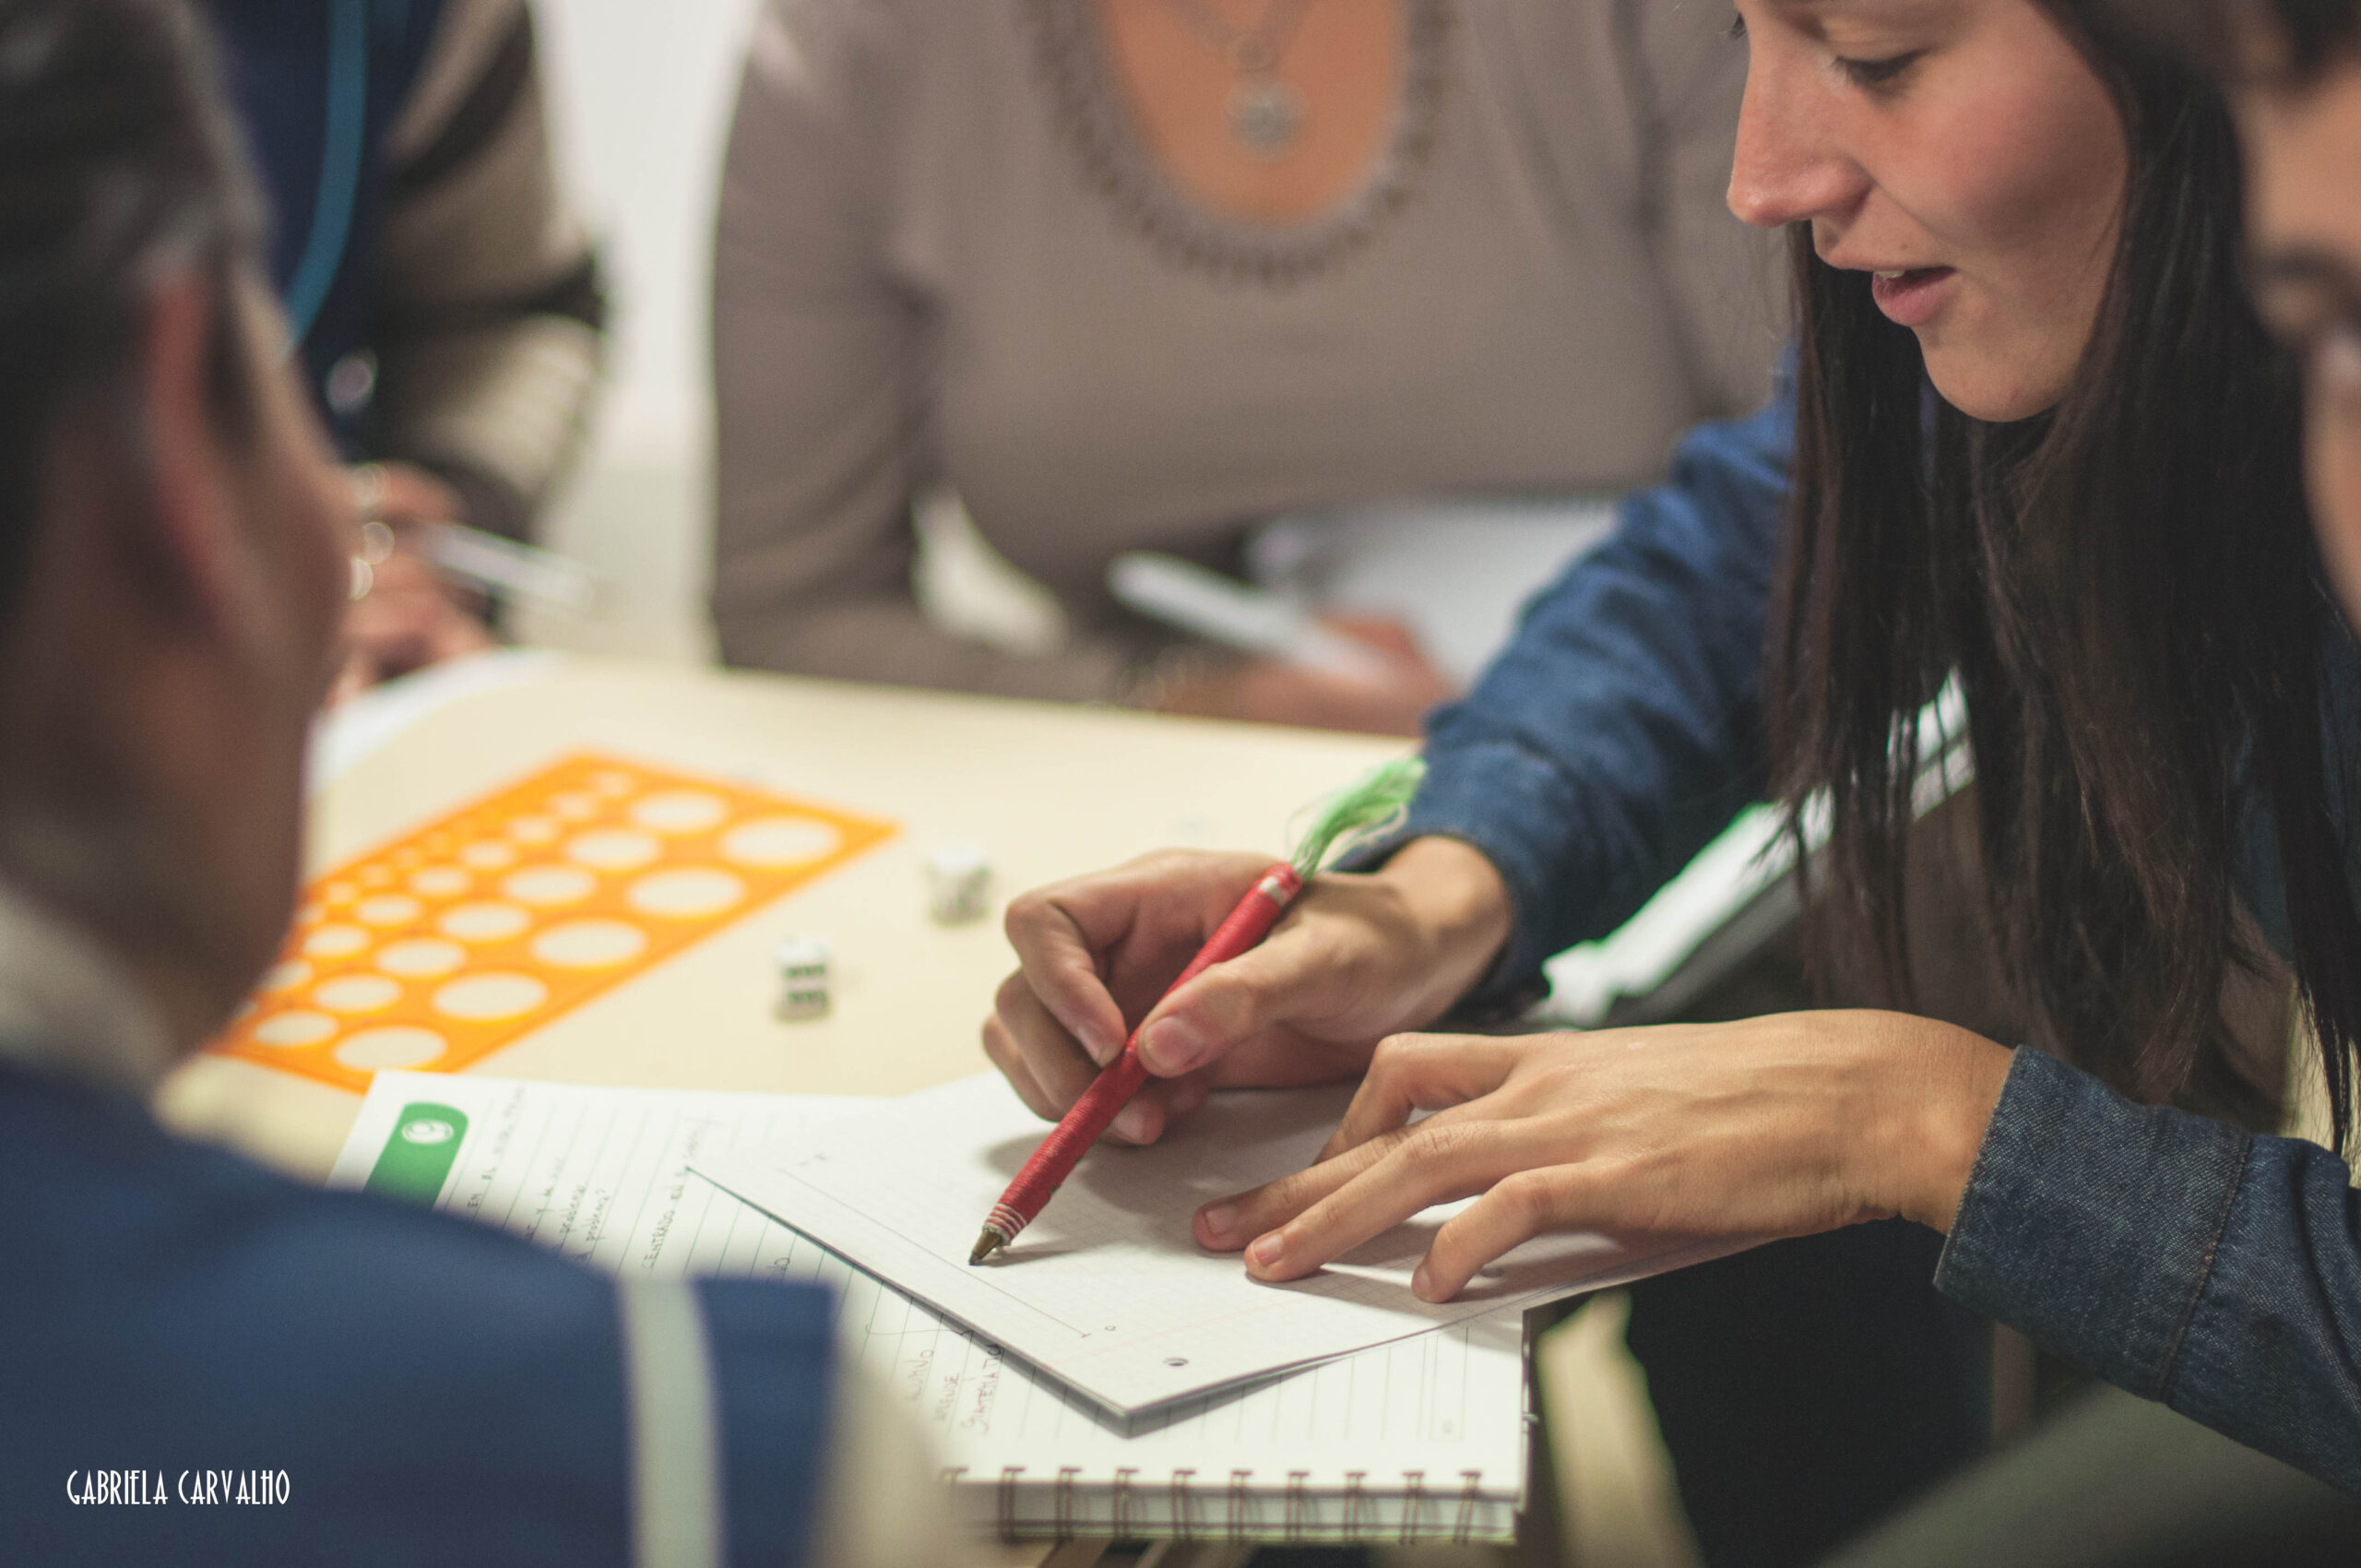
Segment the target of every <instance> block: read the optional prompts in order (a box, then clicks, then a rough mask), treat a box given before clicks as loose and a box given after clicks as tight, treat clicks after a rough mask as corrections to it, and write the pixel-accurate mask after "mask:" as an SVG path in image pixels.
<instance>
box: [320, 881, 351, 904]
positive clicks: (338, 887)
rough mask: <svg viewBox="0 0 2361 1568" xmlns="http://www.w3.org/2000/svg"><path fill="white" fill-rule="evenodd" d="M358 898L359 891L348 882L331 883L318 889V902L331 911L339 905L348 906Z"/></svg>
mask: <svg viewBox="0 0 2361 1568" xmlns="http://www.w3.org/2000/svg"><path fill="white" fill-rule="evenodd" d="M358 897H361V889H359V888H358V887H355V886H354V885H352V884H350V883H349V882H331V883H329V884H328V885H326V887H323V888H321V889H320V902H321V903H323V904H326V905H327V906H329V907H330V908H332V909H333V908H334V907H336V906H337V905H339V904H350V903H351V902H352V901H353V900H354V899H355V898H358Z"/></svg>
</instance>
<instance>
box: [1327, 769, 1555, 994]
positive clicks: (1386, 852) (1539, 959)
mask: <svg viewBox="0 0 2361 1568" xmlns="http://www.w3.org/2000/svg"><path fill="white" fill-rule="evenodd" d="M1565 793H1566V781H1565V778H1564V776H1563V775H1562V774H1561V773H1560V772H1559V771H1558V769H1557V768H1556V767H1554V766H1551V765H1550V764H1549V763H1548V762H1547V761H1545V760H1544V759H1542V758H1540V757H1537V756H1535V755H1533V754H1529V753H1526V752H1523V751H1520V750H1518V749H1517V748H1516V747H1515V746H1513V745H1510V744H1507V743H1504V742H1485V743H1482V744H1477V745H1470V746H1454V747H1452V748H1451V749H1449V750H1448V751H1441V752H1430V753H1429V755H1428V771H1427V777H1426V781H1425V782H1424V783H1423V784H1421V785H1420V786H1419V789H1418V799H1417V800H1415V801H1414V802H1411V805H1410V811H1409V814H1408V815H1407V816H1406V817H1405V818H1404V819H1403V823H1402V826H1399V827H1397V828H1395V829H1394V830H1393V831H1392V832H1390V833H1387V834H1385V835H1383V836H1382V837H1377V838H1372V839H1370V840H1369V841H1368V842H1366V843H1363V844H1359V845H1357V846H1355V847H1354V849H1352V851H1351V852H1350V853H1348V854H1347V855H1345V856H1343V857H1342V858H1341V859H1339V860H1338V861H1337V862H1336V868H1335V869H1336V870H1338V871H1348V872H1370V871H1375V870H1377V869H1379V868H1380V867H1382V865H1384V864H1385V862H1386V861H1389V860H1391V859H1393V857H1394V852H1395V851H1396V850H1398V849H1401V848H1402V846H1404V845H1405V844H1407V843H1408V842H1410V840H1412V839H1413V838H1433V837H1442V838H1456V839H1458V840H1459V841H1460V842H1461V843H1463V844H1465V845H1467V846H1468V847H1469V848H1471V849H1475V850H1476V851H1477V853H1478V854H1480V855H1482V856H1483V857H1484V858H1485V859H1486V860H1488V861H1491V862H1492V867H1493V869H1494V870H1496V871H1498V872H1499V873H1501V882H1502V883H1504V884H1505V885H1507V887H1508V893H1509V910H1510V921H1511V923H1510V927H1509V939H1508V942H1507V944H1505V945H1504V946H1503V947H1502V948H1501V956H1500V957H1499V959H1498V960H1496V961H1495V962H1494V964H1493V966H1492V969H1491V972H1490V973H1489V974H1488V975H1486V976H1485V978H1484V979H1483V980H1481V981H1480V982H1478V983H1477V986H1476V987H1475V989H1474V990H1472V991H1470V992H1468V993H1467V995H1466V996H1465V997H1464V998H1462V999H1461V1001H1460V1003H1459V1004H1458V1006H1457V1007H1455V1008H1454V1009H1453V1013H1454V1016H1457V1015H1460V1014H1463V1013H1471V1012H1472V1013H1473V1014H1474V1015H1476V1016H1479V1017H1480V1016H1494V1015H1500V1014H1503V1013H1508V1012H1522V1011H1523V1010H1524V1009H1525V1007H1529V1006H1530V1005H1532V1004H1534V1003H1535V1002H1537V1001H1539V1000H1540V999H1541V997H1542V996H1543V995H1545V994H1547V992H1548V987H1547V986H1546V985H1545V984H1544V983H1543V982H1542V980H1541V966H1542V964H1543V963H1544V962H1545V961H1546V960H1547V959H1548V957H1549V956H1550V955H1551V954H1552V953H1554V952H1555V951H1556V948H1555V947H1553V946H1551V945H1550V944H1549V932H1550V927H1551V922H1550V921H1549V920H1548V918H1547V912H1548V910H1549V909H1550V907H1551V902H1552V900H1551V896H1550V889H1552V888H1553V887H1556V888H1567V887H1582V886H1585V885H1595V884H1596V873H1595V872H1593V871H1592V870H1590V869H1589V868H1587V867H1585V866H1583V865H1576V864H1569V863H1568V862H1569V861H1570V860H1572V859H1579V858H1580V849H1579V846H1580V845H1582V844H1584V843H1585V842H1587V837H1586V836H1585V835H1582V834H1578V833H1569V832H1568V831H1567V828H1566V824H1567V823H1568V821H1569V820H1571V818H1572V808H1571V805H1570V802H1567V801H1566V800H1565V799H1564V798H1563V797H1564V795H1565Z"/></svg>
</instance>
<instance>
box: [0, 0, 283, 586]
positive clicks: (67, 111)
mask: <svg viewBox="0 0 2361 1568" xmlns="http://www.w3.org/2000/svg"><path fill="white" fill-rule="evenodd" d="M261 232H262V216H261V207H260V202H259V198H258V197H257V196H255V186H254V184H253V182H252V179H251V177H250V175H249V173H248V170H247V165H246V162H245V159H244V154H243V147H242V145H241V143H240V141H239V139H238V135H237V132H236V131H235V129H234V127H233V125H232V124H231V121H230V120H229V118H228V117H227V113H226V111H225V110H224V109H223V108H222V106H221V100H220V95H219V87H218V85H217V81H216V75H215V67H214V61H213V55H212V51H211V49H210V48H209V47H208V42H207V39H206V37H205V35H204V34H203V32H202V30H201V29H200V27H199V26H198V24H197V22H196V19H195V18H194V17H193V16H192V14H191V12H190V10H189V8H188V6H186V5H185V4H184V0H0V366H6V374H5V375H0V618H5V617H6V614H7V613H8V612H9V611H10V609H11V608H13V606H14V604H15V602H16V600H17V598H18V595H19V594H20V593H21V591H22V589H23V579H24V576H25V573H26V571H27V569H28V566H29V563H30V557H31V554H32V538H33V533H34V529H35V528H36V525H37V523H38V517H37V513H38V510H39V506H40V501H41V496H40V493H39V492H40V485H41V482H42V475H43V469H44V465H43V464H42V460H41V454H42V452H43V451H44V450H45V449H46V446H47V445H48V442H49V440H50V438H51V435H52V434H53V431H54V429H55V427H56V424H57V422H58V420H59V419H60V417H61V416H62V415H63V414H64V413H65V411H66V410H67V409H68V408H69V407H70V406H73V405H74V404H75V403H76V402H77V399H79V398H87V397H88V396H89V395H91V394H93V393H96V392H101V391H103V390H104V389H105V388H106V387H108V386H110V385H111V384H113V383H114V382H116V381H117V380H118V378H119V376H120V374H121V373H122V372H123V371H124V370H125V368H126V366H127V364H128V362H129V361H130V358H131V355H132V352H133V348H134V345H135V344H136V341H137V339H138V337H139V331H140V327H141V324H142V323H143V321H144V319H145V315H146V310H147V301H148V291H149V289H150V288H152V287H153V285H154V284H155V282H156V281H157V279H158V277H159V275H160V273H161V272H162V271H163V270H164V269H166V268H167V267H174V266H194V267H202V268H205V269H207V270H208V271H210V272H211V273H213V274H214V275H215V276H216V278H217V279H219V282H220V284H221V286H223V287H224V288H226V286H227V280H228V279H229V277H230V274H231V268H232V267H233V266H234V265H235V264H236V263H238V262H240V261H242V260H244V259H246V258H249V257H251V256H252V255H255V251H256V247H257V246H258V244H259V241H260V235H261ZM239 344H240V339H239V335H238V334H237V333H235V332H231V331H228V330H220V331H218V332H217V334H216V339H215V343H214V347H213V367H212V372H213V378H214V382H215V390H216V393H217V397H216V398H215V404H216V409H217V412H219V413H221V414H223V415H224V416H225V417H227V418H232V419H234V418H235V417H236V416H237V415H238V414H239V413H240V412H241V411H243V410H245V409H246V408H247V406H248V404H247V398H246V396H245V394H246V393H247V392H248V390H249V388H248V386H246V384H245V374H244V373H245V372H246V370H247V369H248V368H249V367H247V366H246V365H245V364H244V362H243V359H242V358H241V357H240V353H241V350H240V347H239Z"/></svg>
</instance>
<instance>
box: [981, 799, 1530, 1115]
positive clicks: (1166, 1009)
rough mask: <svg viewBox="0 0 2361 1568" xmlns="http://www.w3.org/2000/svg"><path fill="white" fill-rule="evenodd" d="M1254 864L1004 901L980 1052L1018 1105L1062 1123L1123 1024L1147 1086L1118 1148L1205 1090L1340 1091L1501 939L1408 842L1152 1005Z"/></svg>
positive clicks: (1161, 870) (1177, 857) (1486, 889)
mask: <svg viewBox="0 0 2361 1568" xmlns="http://www.w3.org/2000/svg"><path fill="white" fill-rule="evenodd" d="M1270 863H1271V861H1270V857H1268V856H1266V855H1249V854H1215V853H1207V852H1204V851H1199V850H1180V849H1174V850H1166V851H1162V852H1159V853H1157V854H1152V855H1145V856H1142V857H1141V858H1140V859H1138V860H1135V861H1132V862H1130V863H1129V864H1127V865H1122V866H1118V867H1116V868H1115V869H1114V870H1112V871H1106V872H1099V873H1095V874H1092V875H1089V876H1081V877H1075V878H1074V879H1073V880H1071V881H1067V882H1061V883H1053V884H1051V885H1049V886H1047V887H1043V888H1038V889H1036V890H1035V891H1033V892H1030V893H1027V894H1026V895H1024V896H1023V897H1019V898H1017V899H1015V900H1014V902H1012V903H1011V904H1010V905H1009V907H1008V918H1007V922H1006V924H1007V931H1008V938H1009V941H1010V943H1011V944H1013V945H1014V947H1015V949H1016V956H1017V960H1018V963H1019V965H1020V968H1018V969H1017V971H1016V973H1014V974H1013V975H1011V976H1009V977H1008V979H1007V980H1004V981H1003V982H1002V984H1001V988H1000V996H999V999H998V1002H997V1004H996V1005H995V1008H994V1010H993V1013H992V1016H991V1017H990V1018H988V1019H986V1020H985V1023H984V1051H985V1052H986V1053H987V1054H988V1055H990V1056H991V1059H992V1062H993V1063H994V1064H996V1065H997V1066H998V1067H999V1068H1000V1070H1001V1071H1002V1072H1003V1073H1004V1074H1006V1075H1007V1076H1008V1080H1009V1083H1010V1084H1011V1086H1012V1087H1014V1088H1015V1090H1016V1092H1017V1093H1018V1094H1019V1095H1020V1096H1022V1097H1023V1098H1024V1099H1025V1102H1026V1104H1027V1105H1030V1106H1031V1107H1032V1108H1033V1109H1034V1111H1037V1112H1038V1113H1039V1114H1040V1115H1041V1116H1042V1117H1044V1118H1045V1119H1048V1120H1051V1121H1054V1120H1056V1119H1057V1118H1058V1117H1060V1116H1062V1115H1063V1114H1064V1113H1065V1111H1066V1109H1067V1107H1069V1106H1071V1105H1072V1104H1073V1103H1074V1100H1075V1099H1078V1098H1080V1096H1081V1094H1082V1092H1083V1090H1084V1089H1086V1088H1087V1087H1090V1083H1091V1080H1092V1079H1093V1078H1094V1077H1096V1076H1097V1073H1098V1070H1099V1068H1100V1067H1101V1066H1103V1065H1104V1064H1106V1063H1109V1062H1110V1061H1112V1060H1113V1059H1114V1058H1115V1057H1116V1056H1117V1055H1118V1054H1119V1053H1120V1052H1121V1051H1122V1049H1123V1042H1124V1040H1125V1039H1127V1038H1128V1036H1129V1034H1130V1031H1131V1028H1133V1025H1134V1023H1135V1022H1136V1023H1137V1026H1138V1028H1139V1032H1140V1056H1141V1059H1142V1060H1143V1061H1144V1062H1145V1063H1146V1065H1147V1069H1148V1072H1149V1075H1150V1078H1149V1082H1148V1084H1147V1087H1145V1088H1144V1089H1142V1090H1141V1091H1140V1093H1139V1095H1138V1097H1137V1098H1136V1099H1133V1101H1132V1103H1131V1104H1130V1105H1129V1106H1127V1107H1125V1108H1124V1110H1123V1112H1122V1114H1121V1115H1120V1116H1118V1117H1117V1118H1116V1119H1115V1123H1114V1126H1113V1128H1112V1132H1113V1134H1114V1135H1115V1136H1116V1137H1118V1138H1121V1139H1123V1140H1125V1141H1128V1142H1132V1143H1153V1142H1154V1141H1155V1140H1156V1139H1157V1137H1159V1136H1161V1135H1162V1134H1163V1132H1164V1130H1165V1128H1166V1127H1167V1126H1169V1124H1170V1123H1171V1122H1172V1120H1173V1119H1174V1118H1175V1117H1178V1116H1183V1115H1186V1114H1187V1113H1188V1112H1190V1111H1193V1110H1195V1109H1196V1108H1197V1107H1198V1106H1199V1105H1201V1104H1203V1103H1204V1098H1205V1094H1206V1092H1207V1091H1208V1090H1209V1089H1213V1088H1227V1087H1245V1086H1264V1087H1269V1086H1277V1085H1285V1084H1307V1083H1321V1082H1326V1081H1330V1080H1334V1079H1340V1078H1348V1077H1352V1076H1355V1075H1358V1073H1359V1072H1360V1071H1361V1069H1362V1068H1363V1067H1365V1066H1366V1065H1367V1064H1368V1062H1369V1057H1370V1051H1373V1050H1374V1049H1375V1048H1376V1045H1377V1042H1378V1041H1379V1040H1380V1039H1383V1038H1384V1037H1385V1036H1387V1035H1389V1034H1393V1033H1395V1032H1398V1031H1400V1030H1403V1029H1406V1028H1418V1026H1420V1025H1422V1024H1425V1023H1429V1022H1431V1021H1432V1020H1434V1019H1435V1018H1437V1017H1440V1016H1442V1014H1443V1013H1444V1012H1445V1011H1447V1010H1448V1009H1449V1008H1450V1007H1451V1005H1452V1004H1453V1003H1454V1002H1456V1001H1457V1000H1458V999H1459V998H1460V997H1461V996H1462V995H1464V994H1465V993H1466V992H1467V991H1468V990H1469V989H1470V988H1471V987H1472V986H1474V985H1475V984H1476V982H1477V980H1480V979H1482V978H1483V976H1484V973H1485V971H1486V970H1487V969H1488V968H1490V966H1491V963H1492V960H1493V957H1494V956H1495V955H1497V954H1498V953H1499V951H1500V949H1501V944H1503V943H1504V942H1506V941H1507V939H1508V932H1509V922H1510V907H1509V898H1508V889H1507V886H1506V885H1505V884H1504V883H1502V882H1501V876H1500V873H1499V872H1497V871H1495V870H1494V869H1493V867H1492V863H1491V862H1490V861H1488V860H1486V859H1485V858H1484V857H1483V856H1482V855H1481V854H1480V853H1478V852H1477V850H1475V849H1471V848H1469V847H1468V846H1467V845H1465V844H1463V843H1460V842H1459V841H1457V840H1456V839H1450V838H1420V839H1416V840H1414V841H1412V842H1411V843H1410V844H1408V845H1406V846H1405V847H1404V848H1403V849H1401V850H1400V851H1399V852H1398V853H1397V854H1395V855H1394V858H1393V859H1392V860H1391V861H1388V862H1387V864H1386V865H1385V867H1384V869H1383V870H1382V871H1379V872H1376V873H1371V874H1368V875H1323V876H1317V877H1314V878H1313V879H1312V880H1311V883H1310V884H1308V885H1306V886H1305V888H1304V890H1303V892H1302V893H1301V894H1299V895H1298V896H1297V898H1296V901H1295V903H1294V905H1293V906H1292V907H1291V908H1290V909H1288V911H1287V916H1286V917H1285V918H1284V919H1283V920H1281V921H1280V922H1279V924H1278V926H1277V927H1276V928H1275V930H1274V931H1273V932H1271V935H1270V936H1269V938H1268V939H1266V940H1265V941H1264V943H1263V944H1261V945H1260V946H1258V947H1256V948H1254V949H1253V950H1252V951H1251V952H1248V953H1245V954H1242V955H1240V956H1238V957H1236V958H1232V959H1230V960H1229V961H1228V962H1227V963H1223V964H1216V965H1215V966H1214V967H1213V968H1209V969H1207V970H1206V971H1205V972H1204V973H1203V974H1201V975H1199V976H1198V977H1197V978H1196V979H1195V980H1191V981H1190V982H1189V983H1188V984H1187V985H1186V986H1183V987H1182V988H1181V989H1180V990H1179V991H1176V992H1173V993H1172V994H1171V995H1170V996H1169V997H1164V998H1163V1000H1162V1001H1161V1002H1159V1001H1158V1000H1157V998H1158V997H1159V996H1162V994H1163V991H1164V988H1165V987H1166V986H1168V985H1169V984H1170V983H1171V982H1172V979H1173V977H1174V976H1176V975H1178V974H1179V973H1180V972H1181V969H1182V968H1185V967H1187V965H1188V962H1189V960H1190V959H1191V958H1192V957H1193V956H1195V955H1196V952H1197V949H1198V948H1199V947H1200V946H1202V945H1204V941H1205V939H1206V938H1207V937H1208V936H1210V935H1211V934H1212V933H1213V931H1214V928H1215V927H1216V926H1217V925H1219V924H1220V923H1221V921H1222V920H1223V919H1224V917H1226V916H1227V915H1228V913H1229V911H1230V909H1231V908H1232V907H1233V906H1235V905H1236V904H1237V902H1238V900H1239V899H1240V897H1243V896H1244V895H1245V893H1246V891H1247V889H1248V888H1250V887H1252V885H1254V882H1255V879H1256V878H1257V877H1259V876H1261V875H1262V874H1263V873H1264V871H1265V870H1266V869H1268V867H1269V866H1270Z"/></svg>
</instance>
